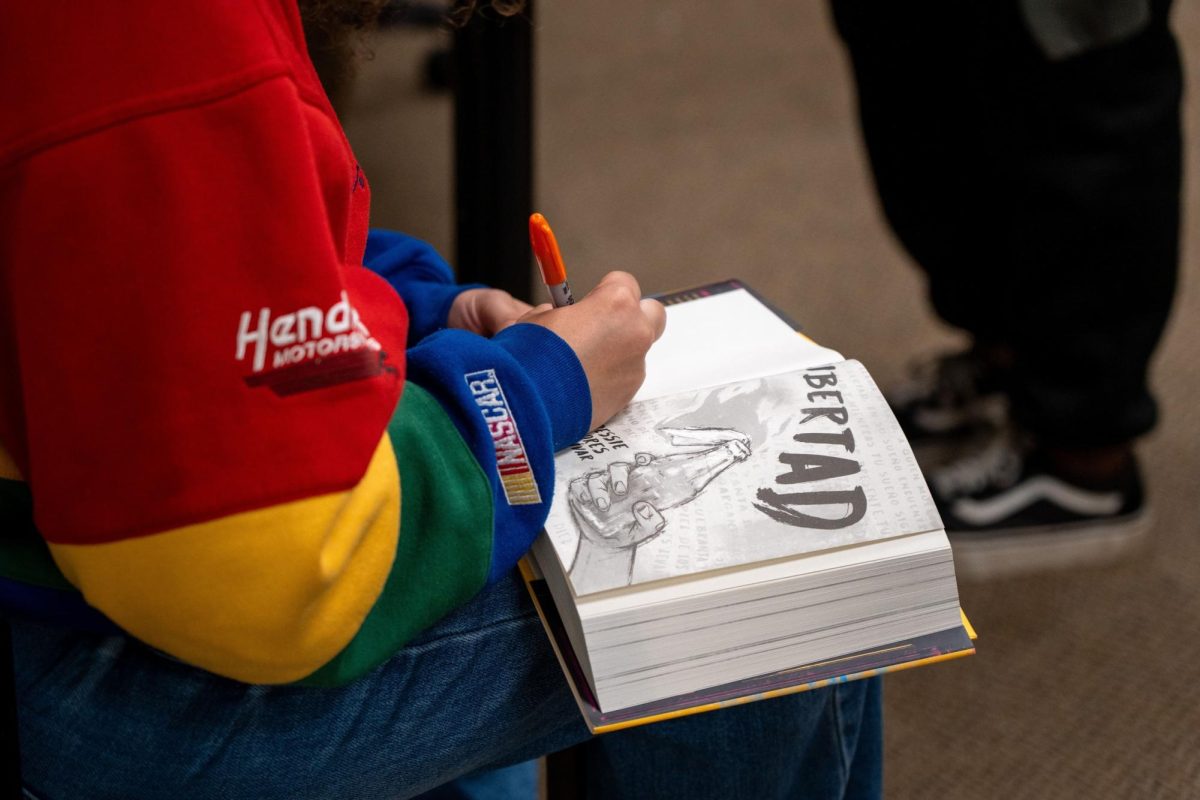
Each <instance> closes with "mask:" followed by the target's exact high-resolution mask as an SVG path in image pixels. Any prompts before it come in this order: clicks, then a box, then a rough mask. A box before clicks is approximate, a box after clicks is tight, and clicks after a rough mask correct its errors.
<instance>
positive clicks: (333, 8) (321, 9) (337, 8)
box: [297, 0, 525, 108]
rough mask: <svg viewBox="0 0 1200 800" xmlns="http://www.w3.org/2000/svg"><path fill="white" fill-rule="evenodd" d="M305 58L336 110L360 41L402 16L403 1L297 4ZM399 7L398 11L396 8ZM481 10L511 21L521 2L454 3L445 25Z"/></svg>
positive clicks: (456, 23)
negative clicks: (389, 16) (389, 17)
mask: <svg viewBox="0 0 1200 800" xmlns="http://www.w3.org/2000/svg"><path fill="white" fill-rule="evenodd" d="M297 2H298V5H299V8H300V21H301V22H302V23H303V25H304V38H305V40H306V42H307V44H308V55H309V58H311V59H312V62H313V66H314V67H316V69H317V75H318V76H320V78H321V83H322V84H323V85H324V86H325V93H326V94H328V95H329V98H330V100H331V101H332V102H333V104H334V107H335V108H336V107H340V106H341V104H342V101H343V100H344V99H345V96H346V93H347V91H348V90H349V88H350V83H351V81H352V80H353V79H354V73H355V68H356V67H357V64H358V61H359V59H360V58H361V57H362V56H363V55H364V53H365V52H366V51H365V48H364V47H363V37H364V35H365V34H366V33H367V32H368V31H370V30H371V29H372V28H374V27H375V25H376V24H377V23H378V22H379V19H380V17H381V16H383V15H384V14H385V13H390V12H393V11H394V12H397V13H398V14H400V15H401V16H402V15H403V13H404V5H405V3H404V2H403V0H297ZM397 6H399V8H397ZM481 6H486V7H487V8H489V9H491V10H492V11H494V12H495V13H497V14H499V15H501V16H505V17H511V16H513V15H515V14H519V13H521V11H522V9H524V8H525V0H485V2H481V0H454V2H453V3H451V4H450V5H448V7H447V8H446V22H447V23H449V24H450V25H452V26H455V27H461V26H462V25H465V24H466V23H467V22H468V21H469V20H470V19H471V17H472V16H473V15H474V14H475V13H476V12H477V11H479V10H481Z"/></svg>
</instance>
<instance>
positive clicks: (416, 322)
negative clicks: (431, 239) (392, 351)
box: [363, 229, 480, 345]
mask: <svg viewBox="0 0 1200 800" xmlns="http://www.w3.org/2000/svg"><path fill="white" fill-rule="evenodd" d="M363 265H364V266H366V268H367V269H369V270H371V271H372V272H374V273H376V274H377V275H379V276H381V277H382V278H383V279H384V280H386V281H387V282H388V283H390V284H391V285H392V288H393V289H395V290H396V293H397V294H399V295H400V299H401V300H403V301H404V306H405V307H406V308H407V309H408V342H409V344H410V345H413V344H416V343H417V342H419V341H421V340H422V339H424V338H425V337H426V336H428V335H429V334H431V333H434V332H435V331H438V330H441V329H442V328H444V327H446V317H447V316H448V315H449V313H450V306H451V305H452V304H453V303H454V298H456V297H458V296H459V295H460V294H462V293H463V292H464V291H466V290H467V289H474V288H477V287H479V286H480V284H457V283H455V282H454V271H453V270H451V269H450V265H449V264H447V263H446V260H445V259H444V258H442V257H441V256H440V255H438V252H437V251H436V250H434V249H433V247H432V246H431V245H429V244H428V243H426V242H423V241H421V240H420V239H414V238H413V237H412V236H408V235H406V234H403V233H398V232H396V231H385V230H380V229H373V230H371V231H370V233H368V234H367V250H366V253H365V254H364V255H363Z"/></svg>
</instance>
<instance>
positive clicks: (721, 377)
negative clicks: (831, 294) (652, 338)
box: [633, 289, 842, 401]
mask: <svg viewBox="0 0 1200 800" xmlns="http://www.w3.org/2000/svg"><path fill="white" fill-rule="evenodd" d="M841 360H842V356H841V354H840V353H838V352H837V351H836V350H830V349H829V348H827V347H821V346H820V345H818V344H816V343H815V342H813V341H812V340H811V339H809V338H807V337H805V336H802V335H800V334H798V333H796V331H794V330H792V328H791V326H789V325H788V324H787V323H786V322H784V321H783V320H781V319H780V318H779V317H777V316H776V315H775V312H773V311H771V309H769V308H767V307H766V306H764V305H763V304H762V303H761V302H759V300H758V299H757V298H756V297H755V296H754V295H752V294H750V292H748V291H746V290H745V289H735V290H734V291H732V292H722V293H721V294H715V295H712V296H710V297H703V298H701V299H699V300H690V301H688V302H686V303H678V304H675V305H670V306H667V328H666V331H665V332H664V333H663V335H662V338H661V339H659V340H658V341H657V342H655V344H654V346H653V347H652V348H650V353H649V354H648V355H647V356H646V382H645V383H643V384H642V388H641V390H640V391H638V393H637V395H635V396H634V398H633V399H634V400H635V401H636V400H648V399H650V398H653V397H662V396H664V395H669V394H675V393H676V392H683V391H687V390H689V389H702V388H707V387H709V386H718V385H721V384H726V383H734V382H736V381H743V380H749V379H751V378H762V377H765V376H767V375H777V374H779V373H781V372H790V371H792V370H797V369H803V368H805V367H812V366H817V365H819V364H830V363H833V362H836V361H841Z"/></svg>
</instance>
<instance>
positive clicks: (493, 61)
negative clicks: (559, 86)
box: [454, 0, 533, 300]
mask: <svg viewBox="0 0 1200 800" xmlns="http://www.w3.org/2000/svg"><path fill="white" fill-rule="evenodd" d="M480 6H481V8H480V10H479V11H477V12H476V13H475V14H474V16H473V17H472V19H471V20H470V22H468V23H467V24H466V25H464V26H463V27H461V28H459V29H458V30H457V31H456V32H455V35H454V98H455V99H454V163H455V176H454V177H455V196H454V197H455V199H454V202H455V220H456V231H455V246H456V247H455V249H456V253H455V262H456V266H457V268H458V277H459V280H460V281H464V282H472V283H486V284H489V285H491V286H497V287H499V288H501V289H507V290H508V291H510V292H512V293H513V295H515V296H516V297H519V298H522V299H526V300H528V299H529V298H530V297H531V294H532V292H531V289H532V286H531V283H532V281H531V274H532V271H531V264H532V262H531V256H530V249H529V233H528V219H529V214H530V213H531V212H532V210H533V3H532V2H531V0H526V3H525V8H524V10H523V11H522V13H521V14H520V15H518V16H514V17H502V16H500V15H498V14H496V13H495V12H494V11H492V9H490V8H488V7H487V3H480Z"/></svg>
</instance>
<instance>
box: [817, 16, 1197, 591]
mask: <svg viewBox="0 0 1200 800" xmlns="http://www.w3.org/2000/svg"><path fill="white" fill-rule="evenodd" d="M833 8H834V13H835V18H836V20H837V23H838V28H839V31H840V33H841V34H842V37H843V39H844V40H845V42H846V43H847V46H848V48H849V52H850V55H851V58H852V62H853V65H854V73H855V78H856V81H857V84H858V92H859V102H860V112H861V119H862V127H863V135H864V140H865V142H866V145H867V151H868V154H869V156H870V159H871V165H872V168H873V171H874V174H875V177H876V182H877V186H878V189H879V194H880V197H881V200H882V203H883V207H884V210H885V213H886V215H887V218H888V220H889V222H890V223H891V225H892V227H893V229H894V230H895V231H896V233H897V235H898V237H899V238H900V240H901V242H902V243H903V244H904V245H905V247H906V248H907V249H908V251H909V252H910V254H911V255H912V256H913V257H914V259H915V260H916V261H917V263H918V264H919V265H920V266H921V267H922V268H923V269H924V270H925V271H926V272H927V274H928V276H929V287H930V296H931V300H932V302H933V305H934V308H935V310H936V311H937V312H938V314H939V315H940V316H942V317H943V318H944V319H945V320H946V321H947V322H950V323H951V324H954V325H957V326H959V327H962V328H963V329H965V330H966V331H967V332H969V333H970V334H971V335H972V337H973V339H974V341H975V344H976V348H975V349H974V351H973V352H972V353H971V354H970V357H969V358H967V359H965V360H966V361H968V362H969V364H970V367H971V368H970V369H968V370H966V371H965V377H964V371H963V370H961V369H960V370H957V371H955V370H946V369H943V370H941V374H940V375H939V374H938V373H937V372H933V373H931V374H932V375H933V376H934V380H933V381H931V382H930V383H929V384H928V389H927V394H926V396H925V397H923V398H922V397H919V392H912V391H910V392H909V393H908V397H907V398H906V400H907V401H908V403H909V404H908V405H907V406H905V407H902V408H900V409H899V411H900V416H901V419H902V422H905V423H906V426H907V427H908V429H909V430H910V433H916V434H917V435H918V436H919V434H920V433H922V432H924V433H930V432H931V431H929V430H926V431H921V430H920V427H921V426H920V423H921V422H922V421H923V420H932V421H934V422H938V423H946V422H947V421H949V423H950V424H951V425H952V426H953V425H958V424H961V423H969V422H971V421H972V414H971V413H970V410H971V408H972V406H973V405H978V404H977V403H976V401H977V400H978V398H979V395H980V393H981V391H986V392H995V391H999V392H1000V393H1002V394H1003V395H1005V396H1006V397H1007V398H1008V399H1009V400H1010V401H1011V415H1012V419H1013V421H1014V422H1015V424H1016V427H1017V429H1018V430H1019V434H1018V435H1017V436H1015V437H1010V438H1008V439H1006V440H1005V441H1002V442H999V443H997V446H995V447H991V448H988V449H987V450H986V451H985V452H984V453H982V454H980V455H979V457H977V458H969V459H967V460H965V461H962V462H960V463H958V464H952V465H950V466H949V467H945V468H942V469H939V470H935V471H932V472H931V474H930V478H931V485H932V488H933V489H934V493H935V497H936V498H937V499H938V500H939V505H940V506H941V509H942V512H943V517H944V518H945V520H946V524H947V530H949V531H951V534H952V536H954V538H955V544H956V555H958V556H960V558H963V559H965V566H966V567H967V571H968V572H972V573H975V574H999V573H1004V572H1009V571H1019V570H1024V569H1029V568H1037V567H1044V566H1064V565H1067V564H1070V563H1076V562H1083V561H1089V560H1095V559H1097V558H1104V557H1107V556H1111V555H1113V554H1115V553H1118V552H1120V551H1121V550H1122V549H1123V547H1124V545H1126V544H1128V543H1130V542H1132V541H1133V540H1134V539H1135V537H1136V534H1137V533H1138V532H1139V531H1140V530H1142V529H1144V524H1143V523H1144V521H1145V515H1144V513H1143V511H1144V504H1143V499H1142V495H1141V486H1140V482H1139V478H1138V474H1137V469H1136V464H1135V462H1134V458H1133V450H1132V442H1133V440H1134V438H1135V437H1137V436H1139V435H1141V434H1143V433H1145V432H1147V431H1148V430H1149V429H1150V428H1151V427H1152V426H1153V424H1154V422H1155V417H1156V412H1155V405H1154V401H1153V399H1152V397H1151V395H1150V393H1149V390H1148V388H1147V382H1146V380H1147V376H1146V373H1147V367H1148V364H1149V360H1150V356H1151V354H1152V352H1153V350H1154V347H1155V346H1156V344H1157V342H1158V340H1159V338H1160V337H1161V334H1162V330H1163V327H1164V325H1165V322H1166V319H1167V314H1168V312H1169V310H1170V304H1171V299H1172V295H1173V291H1174V285H1175V275H1176V270H1177V262H1178V227H1179V194H1180V176H1181V145H1180V121H1179V109H1180V95H1181V82H1182V81H1181V74H1180V65H1179V56H1178V52H1177V50H1176V46H1175V42H1174V39H1173V37H1172V34H1171V32H1170V30H1169V27H1168V19H1167V18H1168V13H1169V2H1158V3H1150V2H1147V0H1112V1H1111V2H1106V3H1087V2H1076V1H1075V0H1047V1H1046V2H1041V3H1033V2H1020V3H1018V2H1016V0H1013V2H1009V3H1006V4H984V5H982V6H980V5H979V4H975V5H971V4H967V5H965V6H964V5H963V4H953V3H939V4H936V5H935V6H930V5H928V4H922V5H921V6H920V7H919V8H916V7H911V6H906V7H903V8H887V7H880V6H878V5H877V4H867V3H862V2H859V0H834V4H833ZM962 360H963V359H959V362H961V361H962ZM951 362H952V363H951V364H950V366H954V363H953V360H951ZM943 366H946V364H945V362H944V363H943ZM939 378H940V382H939V380H938V379H939ZM914 398H915V401H914ZM914 410H915V411H916V412H918V413H916V414H914V413H913V412H914ZM929 412H932V413H929ZM952 412H960V413H959V414H957V415H956V414H955V413H952ZM914 423H916V424H914ZM914 428H915V429H917V430H915V431H914ZM932 432H933V433H937V431H932ZM914 438H917V437H916V436H914ZM963 564H964V561H960V566H961V565H963Z"/></svg>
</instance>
